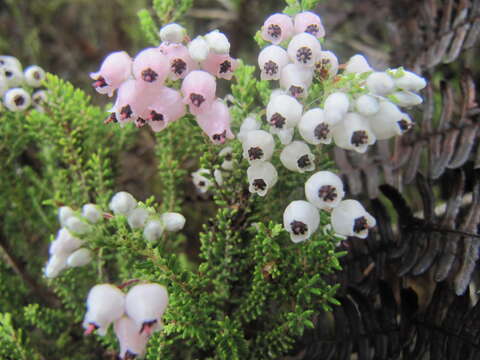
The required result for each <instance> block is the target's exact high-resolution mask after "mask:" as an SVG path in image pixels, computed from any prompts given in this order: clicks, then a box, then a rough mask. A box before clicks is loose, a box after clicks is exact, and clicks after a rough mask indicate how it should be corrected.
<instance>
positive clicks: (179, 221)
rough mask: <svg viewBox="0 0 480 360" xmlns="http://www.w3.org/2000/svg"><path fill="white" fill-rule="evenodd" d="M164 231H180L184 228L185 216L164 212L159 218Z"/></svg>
mask: <svg viewBox="0 0 480 360" xmlns="http://www.w3.org/2000/svg"><path fill="white" fill-rule="evenodd" d="M160 220H161V221H162V222H163V226H164V227H165V230H166V231H180V230H182V229H183V227H184V226H185V221H186V220H185V216H183V215H182V214H180V213H176V212H166V213H163V214H162V215H161V217H160Z"/></svg>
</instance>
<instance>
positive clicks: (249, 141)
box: [242, 130, 275, 163]
mask: <svg viewBox="0 0 480 360" xmlns="http://www.w3.org/2000/svg"><path fill="white" fill-rule="evenodd" d="M242 145H243V157H244V158H245V159H247V160H248V161H249V162H250V163H251V162H252V161H259V160H261V161H267V160H269V159H270V158H271V157H272V155H273V151H274V150H275V141H274V139H273V136H272V135H271V134H269V133H268V132H266V131H263V130H253V131H249V132H248V133H247V135H246V138H245V141H244V142H243V144H242Z"/></svg>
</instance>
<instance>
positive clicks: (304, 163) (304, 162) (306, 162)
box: [297, 154, 312, 169]
mask: <svg viewBox="0 0 480 360" xmlns="http://www.w3.org/2000/svg"><path fill="white" fill-rule="evenodd" d="M297 164H298V167H299V168H300V169H303V168H306V167H308V166H310V165H311V164H312V163H311V162H310V158H309V157H308V155H306V154H305V155H302V156H300V157H299V158H298V160H297Z"/></svg>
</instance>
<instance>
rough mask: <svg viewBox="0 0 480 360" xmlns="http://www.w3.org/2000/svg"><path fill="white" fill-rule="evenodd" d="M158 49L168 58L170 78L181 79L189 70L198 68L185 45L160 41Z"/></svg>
mask: <svg viewBox="0 0 480 360" xmlns="http://www.w3.org/2000/svg"><path fill="white" fill-rule="evenodd" d="M159 49H160V51H161V52H162V53H163V54H164V55H165V56H166V57H167V59H168V63H169V64H170V65H169V66H170V78H171V79H172V80H178V79H183V78H185V76H187V74H188V73H189V72H190V71H192V70H196V69H198V65H197V63H196V62H195V61H193V60H192V58H191V57H190V53H189V52H188V49H187V47H186V46H185V45H183V44H175V43H162V44H161V45H160V46H159Z"/></svg>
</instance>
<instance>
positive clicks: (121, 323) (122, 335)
mask: <svg viewBox="0 0 480 360" xmlns="http://www.w3.org/2000/svg"><path fill="white" fill-rule="evenodd" d="M113 329H114V331H115V335H116V336H117V339H118V342H119V343H120V358H121V359H126V358H128V359H130V358H132V356H135V357H142V356H143V355H144V354H145V350H146V347H147V342H148V334H146V333H140V332H139V331H138V326H137V325H136V324H135V322H134V321H133V320H132V319H130V318H129V317H127V316H123V317H122V318H121V319H119V320H117V321H115V323H114V325H113ZM127 355H130V357H128V356H127Z"/></svg>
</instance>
